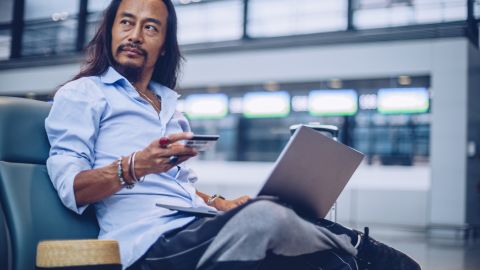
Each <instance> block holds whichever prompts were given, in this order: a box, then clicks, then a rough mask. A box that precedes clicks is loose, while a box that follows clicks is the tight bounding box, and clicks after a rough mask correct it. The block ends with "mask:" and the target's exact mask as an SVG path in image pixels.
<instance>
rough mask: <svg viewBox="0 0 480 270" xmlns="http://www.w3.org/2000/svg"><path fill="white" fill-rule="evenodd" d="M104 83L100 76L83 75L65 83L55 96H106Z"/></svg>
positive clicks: (93, 97)
mask: <svg viewBox="0 0 480 270" xmlns="http://www.w3.org/2000/svg"><path fill="white" fill-rule="evenodd" d="M102 85H103V83H102V82H101V80H100V76H88V77H81V78H78V79H76V80H72V81H69V82H67V83H66V84H64V85H63V86H62V87H60V88H59V89H58V91H57V92H56V93H55V96H59V95H60V96H71V97H73V96H81V97H83V98H91V99H96V98H99V97H103V96H104V95H103V93H102Z"/></svg>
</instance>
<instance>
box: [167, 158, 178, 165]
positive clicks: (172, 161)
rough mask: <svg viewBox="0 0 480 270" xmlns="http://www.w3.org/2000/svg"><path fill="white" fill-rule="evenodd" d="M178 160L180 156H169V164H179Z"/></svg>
mask: <svg viewBox="0 0 480 270" xmlns="http://www.w3.org/2000/svg"><path fill="white" fill-rule="evenodd" d="M177 162H178V156H171V157H169V158H168V163H169V164H172V165H175V164H177Z"/></svg>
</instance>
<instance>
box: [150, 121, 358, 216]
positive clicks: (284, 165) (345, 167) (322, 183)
mask: <svg viewBox="0 0 480 270" xmlns="http://www.w3.org/2000/svg"><path fill="white" fill-rule="evenodd" d="M363 157H364V155H363V154H362V153H360V152H358V151H356V150H354V149H352V148H350V147H348V146H346V145H344V144H341V143H339V142H336V141H334V140H332V139H331V138H328V137H327V136H325V135H323V134H321V133H319V132H317V131H315V130H313V129H311V128H309V127H305V126H302V127H300V128H298V129H297V130H296V131H295V133H294V134H293V136H292V137H291V138H290V140H289V142H288V144H287V145H286V146H285V147H284V149H283V151H282V153H281V154H280V156H279V157H278V159H277V161H276V163H275V165H274V167H273V170H272V172H271V173H270V176H269V177H268V178H267V180H266V181H265V184H264V185H263V187H262V189H261V190H260V192H259V194H258V196H260V195H268V196H276V197H279V198H280V200H282V201H283V202H285V203H286V204H289V205H291V206H292V207H293V208H294V209H295V210H296V211H297V212H298V213H300V214H302V215H306V216H309V217H325V216H326V215H327V213H328V211H329V210H330V208H331V207H332V205H333V203H334V202H335V201H336V200H337V198H338V196H339V195H340V193H341V192H342V190H343V189H344V188H345V186H346V184H347V183H348V181H349V180H350V177H351V176H352V175H353V173H354V172H355V170H356V169H357V167H358V165H359V164H360V162H361V161H362V159H363ZM157 206H160V207H165V208H168V209H171V210H177V211H179V212H187V213H192V214H194V215H204V216H213V215H216V214H218V213H217V212H215V211H212V210H210V209H203V208H200V209H199V208H185V207H178V206H173V205H159V204H157Z"/></svg>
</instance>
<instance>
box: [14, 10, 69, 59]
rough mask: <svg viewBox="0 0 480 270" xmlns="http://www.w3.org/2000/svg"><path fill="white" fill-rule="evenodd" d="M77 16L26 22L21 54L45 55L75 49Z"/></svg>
mask: <svg viewBox="0 0 480 270" xmlns="http://www.w3.org/2000/svg"><path fill="white" fill-rule="evenodd" d="M76 36H77V18H75V17H74V18H68V17H67V18H65V19H63V18H62V19H60V20H58V21H51V20H48V21H35V22H26V24H25V30H24V32H23V48H22V50H23V51H22V55H23V56H33V55H40V56H47V55H55V54H62V53H66V52H73V51H75V40H76Z"/></svg>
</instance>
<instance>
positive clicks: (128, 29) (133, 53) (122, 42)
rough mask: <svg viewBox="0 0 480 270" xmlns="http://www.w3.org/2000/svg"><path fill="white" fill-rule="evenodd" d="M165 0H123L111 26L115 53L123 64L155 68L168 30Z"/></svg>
mask: <svg viewBox="0 0 480 270" xmlns="http://www.w3.org/2000/svg"><path fill="white" fill-rule="evenodd" d="M167 17H168V11H167V7H166V6H165V4H164V3H163V1H162V0H123V1H122V2H121V3H120V6H119V8H118V10H117V14H116V16H115V20H114V22H113V27H112V48H111V49H112V55H113V58H114V60H115V61H116V62H117V64H119V65H120V66H121V67H124V68H127V69H139V70H142V71H145V70H153V68H154V66H155V63H156V62H157V59H158V58H159V57H160V56H161V53H162V50H163V44H164V42H165V35H166V31H167Z"/></svg>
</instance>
